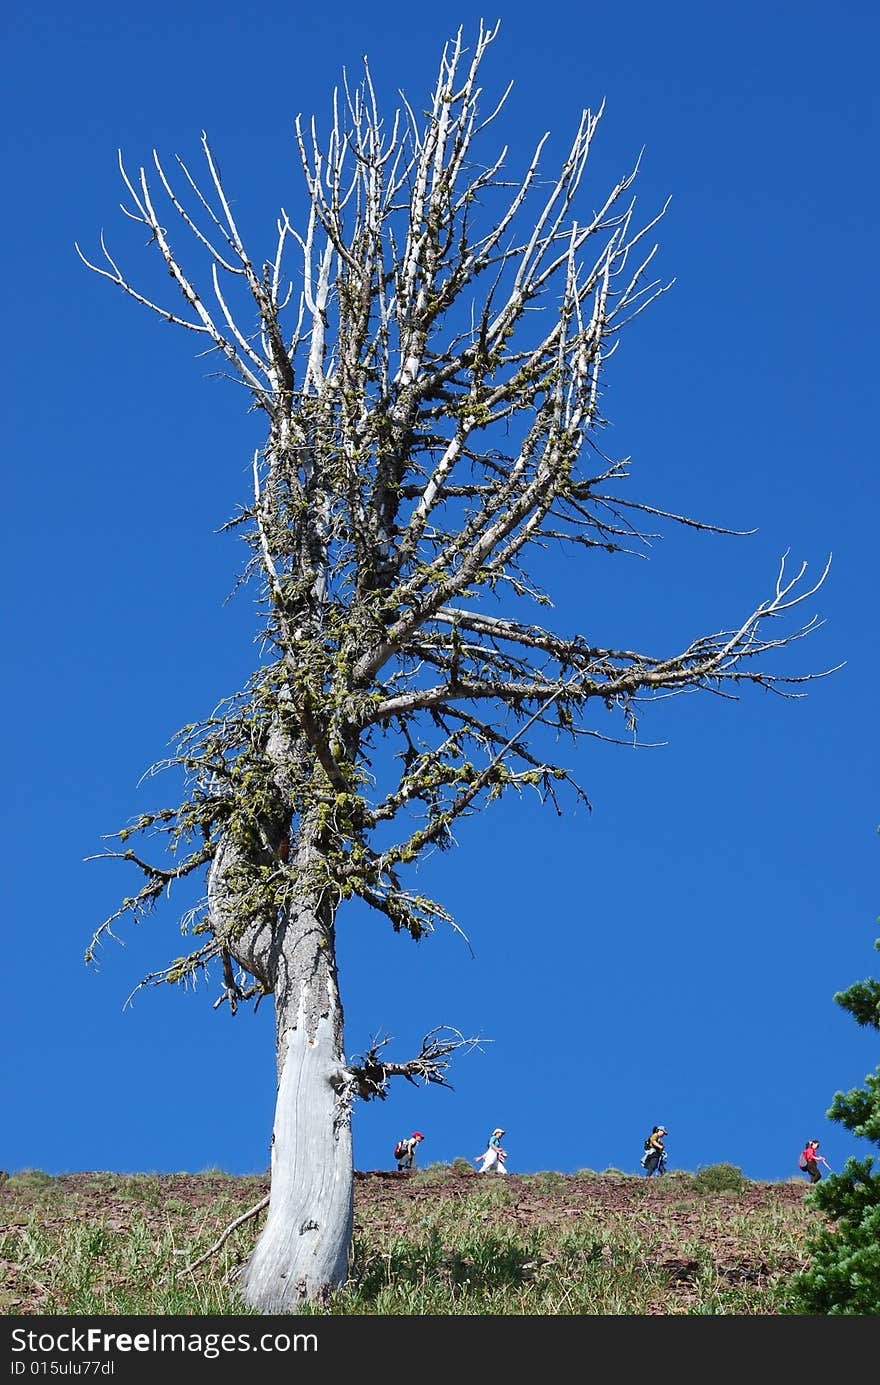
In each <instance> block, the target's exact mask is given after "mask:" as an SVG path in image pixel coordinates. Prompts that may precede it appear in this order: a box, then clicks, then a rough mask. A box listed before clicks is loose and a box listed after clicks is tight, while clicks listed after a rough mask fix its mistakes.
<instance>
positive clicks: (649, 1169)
mask: <svg viewBox="0 0 880 1385" xmlns="http://www.w3.org/2000/svg"><path fill="white" fill-rule="evenodd" d="M668 1134H669V1131H668V1130H667V1129H666V1126H665V1125H655V1126H654V1129H653V1130H652V1131H651V1133H650V1135H649V1136H648V1138H647V1140H646V1141H645V1152H644V1154H643V1155H642V1160H641V1162H642V1168H643V1169H644V1170H645V1177H646V1178H650V1177H651V1174H653V1173H656V1174H658V1175H659V1174H661V1173H665V1172H666V1147H665V1145H664V1144H663V1136H664V1135H668Z"/></svg>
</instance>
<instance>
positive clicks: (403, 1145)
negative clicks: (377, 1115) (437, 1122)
mask: <svg viewBox="0 0 880 1385" xmlns="http://www.w3.org/2000/svg"><path fill="white" fill-rule="evenodd" d="M424 1138H425V1137H424V1135H423V1134H422V1132H421V1130H414V1131H413V1133H412V1134H411V1135H410V1137H409V1139H408V1140H398V1141H397V1144H396V1145H395V1146H394V1157H395V1159H396V1160H397V1172H398V1173H403V1171H404V1169H411V1168H412V1166H413V1164H414V1163H415V1158H416V1150H417V1149H418V1147H419V1145H420V1144H421V1143H422V1140H423V1139H424Z"/></svg>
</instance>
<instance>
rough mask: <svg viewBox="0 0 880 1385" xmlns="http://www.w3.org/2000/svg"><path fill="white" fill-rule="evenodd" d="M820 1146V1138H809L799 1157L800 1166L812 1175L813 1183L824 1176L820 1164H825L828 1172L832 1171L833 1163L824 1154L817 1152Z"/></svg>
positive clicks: (811, 1180)
mask: <svg viewBox="0 0 880 1385" xmlns="http://www.w3.org/2000/svg"><path fill="white" fill-rule="evenodd" d="M818 1148H819V1141H818V1140H807V1143H806V1144H805V1145H804V1147H803V1149H802V1150H801V1153H800V1158H799V1159H798V1168H799V1169H801V1170H802V1172H803V1173H808V1174H809V1175H810V1182H811V1183H818V1182H819V1179H820V1178H821V1177H822V1171H821V1169H820V1168H819V1165H820V1164H824V1165H825V1167H826V1169H827V1170H828V1172H829V1173H830V1172H831V1165H830V1164H829V1163H828V1160H827V1159H826V1158H825V1156H824V1154H818V1153H817V1150H818Z"/></svg>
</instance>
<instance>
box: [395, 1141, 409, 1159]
mask: <svg viewBox="0 0 880 1385" xmlns="http://www.w3.org/2000/svg"><path fill="white" fill-rule="evenodd" d="M408 1153H409V1150H408V1149H407V1147H406V1140H398V1141H397V1144H396V1145H395V1146H394V1157H395V1159H404V1158H405V1157H406V1155H407V1154H408Z"/></svg>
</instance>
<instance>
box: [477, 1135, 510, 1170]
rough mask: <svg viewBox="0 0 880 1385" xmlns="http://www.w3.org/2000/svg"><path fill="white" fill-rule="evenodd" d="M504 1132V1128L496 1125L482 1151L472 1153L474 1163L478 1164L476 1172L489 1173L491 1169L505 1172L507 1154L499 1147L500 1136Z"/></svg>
mask: <svg viewBox="0 0 880 1385" xmlns="http://www.w3.org/2000/svg"><path fill="white" fill-rule="evenodd" d="M506 1134H507V1132H506V1130H502V1129H501V1126H500V1125H499V1126H496V1127H495V1129H494V1130H493V1131H492V1134H491V1135H490V1136H489V1143H488V1145H487V1146H486V1148H485V1150H484V1151H483V1153H482V1154H475V1155H474V1163H475V1164H479V1165H480V1167H479V1168H478V1169H477V1173H491V1172H492V1171H493V1170H494V1172H495V1173H507V1169H506V1168H505V1167H504V1161H505V1159H506V1158H507V1154H506V1152H505V1151H504V1150H503V1149H502V1148H501V1136H502V1135H506ZM481 1160H482V1163H481V1162H480V1161H481Z"/></svg>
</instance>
